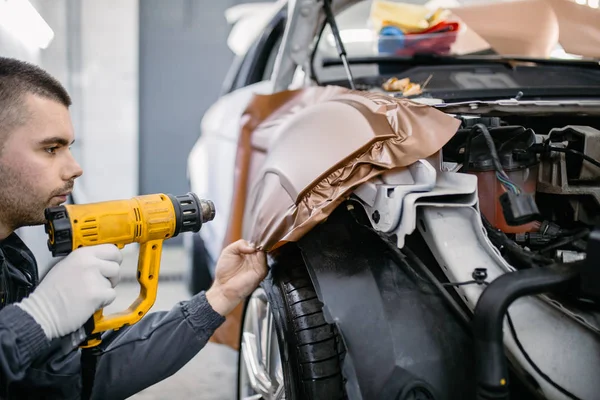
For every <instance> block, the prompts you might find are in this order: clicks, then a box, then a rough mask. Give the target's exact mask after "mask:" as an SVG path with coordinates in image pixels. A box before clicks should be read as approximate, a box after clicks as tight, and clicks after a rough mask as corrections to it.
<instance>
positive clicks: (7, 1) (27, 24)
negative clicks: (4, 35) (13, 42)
mask: <svg viewBox="0 0 600 400" xmlns="http://www.w3.org/2000/svg"><path fill="white" fill-rule="evenodd" d="M0 26H2V27H3V28H4V29H6V30H7V31H8V32H9V33H10V34H12V35H14V36H15V37H16V38H17V39H19V40H20V41H22V42H23V43H24V44H25V45H26V46H29V47H32V48H36V47H39V48H40V49H45V48H47V47H48V45H49V44H50V42H52V39H54V31H53V30H52V28H50V26H49V25H48V24H47V23H46V21H44V18H42V16H41V15H40V14H39V13H38V12H37V10H36V9H35V7H33V5H31V3H30V2H29V1H28V0H0Z"/></svg>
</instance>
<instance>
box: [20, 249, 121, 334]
mask: <svg viewBox="0 0 600 400" xmlns="http://www.w3.org/2000/svg"><path fill="white" fill-rule="evenodd" d="M122 261H123V257H122V255H121V252H120V251H119V249H118V248H117V246H115V245H112V244H102V245H98V246H90V247H82V248H79V249H76V250H74V251H72V252H71V253H70V254H69V255H68V256H67V257H65V258H64V259H63V260H61V261H60V262H58V263H57V264H56V265H55V266H54V267H53V268H52V269H51V270H50V271H49V272H48V273H47V274H46V276H45V277H44V279H43V280H42V282H40V284H39V286H38V287H37V288H36V289H35V290H34V291H33V292H32V293H31V294H30V295H29V297H27V298H25V299H23V300H22V301H21V302H20V303H16V305H17V306H19V307H21V308H22V309H23V310H24V311H25V312H27V313H28V314H29V315H31V316H32V317H33V319H34V320H35V321H36V322H37V323H38V324H39V325H40V326H41V327H42V329H43V330H44V333H46V336H47V337H48V339H50V340H52V339H54V338H58V337H63V336H65V335H68V334H69V333H71V332H74V331H76V330H77V329H79V328H80V327H82V326H83V325H84V324H85V323H86V322H87V320H88V319H89V318H90V317H91V316H92V315H93V314H94V312H95V311H96V310H98V309H100V308H104V307H106V306H108V305H109V304H110V303H112V302H113V301H114V300H115V298H116V297H117V293H116V291H115V289H114V287H115V286H116V285H117V284H118V283H119V277H120V274H119V272H120V271H119V270H120V264H121V262H122Z"/></svg>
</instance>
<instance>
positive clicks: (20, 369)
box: [0, 305, 50, 398]
mask: <svg viewBox="0 0 600 400" xmlns="http://www.w3.org/2000/svg"><path fill="white" fill-rule="evenodd" d="M49 345H50V341H49V340H48V338H47V337H46V334H45V333H44V330H43V329H42V327H41V326H40V325H39V324H38V323H37V322H35V320H34V319H33V318H32V317H31V316H30V315H29V314H27V313H26V312H25V311H23V310H22V309H21V308H19V307H17V306H14V305H9V306H6V307H5V308H4V309H2V311H0V385H1V389H2V390H1V391H0V397H2V398H4V397H5V396H6V390H7V388H8V385H9V383H11V382H14V381H17V380H20V379H23V377H24V376H25V373H26V371H27V368H29V366H30V365H31V363H32V361H33V360H34V359H35V358H36V357H38V356H39V355H40V354H42V353H43V352H44V351H45V350H46V349H47V348H48V347H49Z"/></svg>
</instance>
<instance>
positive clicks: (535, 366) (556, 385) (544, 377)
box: [506, 311, 581, 400]
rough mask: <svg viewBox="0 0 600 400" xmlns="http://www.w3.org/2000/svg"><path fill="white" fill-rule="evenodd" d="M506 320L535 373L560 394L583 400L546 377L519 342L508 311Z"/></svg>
mask: <svg viewBox="0 0 600 400" xmlns="http://www.w3.org/2000/svg"><path fill="white" fill-rule="evenodd" d="M506 318H507V320H508V326H509V327H510V333H511V335H512V336H513V339H514V340H515V343H516V344H517V348H518V349H519V351H520V352H521V353H522V354H523V357H525V359H526V360H527V362H528V363H529V365H531V368H533V369H534V370H535V372H537V373H538V375H539V376H541V377H542V378H543V379H544V380H545V381H546V382H548V383H549V384H550V385H552V386H553V387H554V388H555V389H556V390H558V391H559V392H561V393H562V394H564V395H565V396H567V397H569V398H571V399H573V400H581V399H580V398H579V397H577V396H575V395H574V394H573V393H571V392H569V391H568V390H567V389H565V388H563V387H561V386H560V385H559V384H557V383H556V382H554V381H553V380H552V378H550V377H549V376H548V375H546V374H545V373H544V372H543V371H542V370H541V369H540V367H538V366H537V364H536V363H535V362H534V361H533V360H532V359H531V357H530V356H529V354H528V353H527V352H526V351H525V348H524V347H523V344H521V341H520V340H519V337H518V336H517V330H516V329H515V325H514V323H513V321H512V318H511V317H510V314H509V313H508V311H507V312H506Z"/></svg>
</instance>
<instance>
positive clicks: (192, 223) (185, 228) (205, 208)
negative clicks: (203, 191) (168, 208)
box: [169, 192, 215, 235]
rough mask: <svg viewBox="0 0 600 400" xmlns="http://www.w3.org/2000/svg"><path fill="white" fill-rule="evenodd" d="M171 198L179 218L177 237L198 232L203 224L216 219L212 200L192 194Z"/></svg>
mask: <svg viewBox="0 0 600 400" xmlns="http://www.w3.org/2000/svg"><path fill="white" fill-rule="evenodd" d="M169 197H170V198H171V201H172V202H173V206H174V207H175V214H176V216H177V226H176V228H175V235H178V234H180V233H182V232H198V231H199V230H200V228H202V224H203V223H205V222H208V221H212V220H213V219H214V218H215V205H214V204H213V202H212V201H210V200H204V199H199V198H198V196H196V195H195V194H194V193H191V192H190V193H187V194H184V195H180V196H169Z"/></svg>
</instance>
